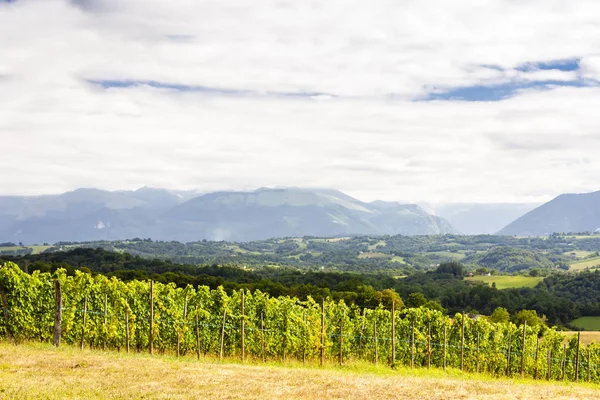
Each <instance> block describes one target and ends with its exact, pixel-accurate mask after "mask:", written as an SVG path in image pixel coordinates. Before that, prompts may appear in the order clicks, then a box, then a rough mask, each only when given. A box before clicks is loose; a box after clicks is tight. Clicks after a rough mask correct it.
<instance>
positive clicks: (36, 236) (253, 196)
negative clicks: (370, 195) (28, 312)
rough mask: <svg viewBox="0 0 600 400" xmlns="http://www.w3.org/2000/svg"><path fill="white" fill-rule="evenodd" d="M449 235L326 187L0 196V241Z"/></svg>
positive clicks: (438, 226)
mask: <svg viewBox="0 0 600 400" xmlns="http://www.w3.org/2000/svg"><path fill="white" fill-rule="evenodd" d="M452 232H454V230H453V228H452V227H451V225H450V224H449V223H448V222H447V221H445V220H443V219H442V218H439V217H436V216H432V215H429V214H427V213H426V212H425V211H424V210H423V209H421V208H420V207H419V206H417V205H414V204H399V203H385V202H374V203H365V202H362V201H360V200H357V199H354V198H352V197H350V196H348V195H346V194H344V193H342V192H339V191H336V190H331V189H299V188H287V189H267V188H261V189H258V190H255V191H253V192H217V193H210V194H205V195H201V196H197V193H195V192H174V191H168V190H164V189H152V188H142V189H139V190H137V191H116V192H109V191H103V190H98V189H78V190H75V191H73V192H67V193H63V194H60V195H50V196H38V197H0V241H13V242H19V241H21V242H25V243H43V242H49V243H51V242H57V241H75V240H76V241H88V240H118V239H125V238H131V237H152V238H153V239H161V240H179V241H193V240H201V239H211V240H236V241H248V240H257V239H266V238H271V237H286V236H308V235H312V236H338V235H349V234H405V235H417V234H444V233H452Z"/></svg>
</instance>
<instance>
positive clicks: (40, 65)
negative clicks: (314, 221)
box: [0, 0, 600, 203]
mask: <svg viewBox="0 0 600 400" xmlns="http://www.w3.org/2000/svg"><path fill="white" fill-rule="evenodd" d="M598 110H600V2H598V1H597V0H578V1H576V2H572V1H566V0H564V1H558V0H519V1H516V0H488V1H480V0H472V1H464V0H454V1H443V0H438V1H432V0H418V1H417V0H414V1H413V0H405V1H396V0H372V1H369V2H365V1H355V0H328V1H319V0H317V1H312V0H302V1H298V0H290V1H287V0H255V1H251V2H250V1H247V0H228V1H218V0H177V1H176V2H166V1H164V0H128V1H121V0H70V1H69V0H11V1H7V0H0V146H1V147H0V150H1V151H0V171H2V173H0V194H2V195H39V194H49V193H60V192H64V191H67V190H73V189H76V188H80V187H96V188H101V189H107V190H127V189H135V188H138V187H141V186H152V187H162V188H167V189H182V190H187V189H196V190H199V191H201V192H209V191H216V190H253V189H256V188H258V187H275V186H279V187H281V186H299V187H328V188H335V189H339V190H341V191H344V192H346V193H348V194H350V195H353V196H356V197H358V198H359V199H361V200H365V201H371V200H375V199H381V200H402V201H411V202H429V203H444V202H541V201H546V200H549V199H551V198H552V197H554V196H556V195H558V194H560V193H573V192H591V191H595V190H600V151H599V149H600V118H598V115H599V114H598V113H599V111H598Z"/></svg>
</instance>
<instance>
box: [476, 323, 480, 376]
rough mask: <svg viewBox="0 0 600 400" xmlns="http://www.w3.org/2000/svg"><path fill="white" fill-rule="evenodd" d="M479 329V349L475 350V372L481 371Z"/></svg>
mask: <svg viewBox="0 0 600 400" xmlns="http://www.w3.org/2000/svg"><path fill="white" fill-rule="evenodd" d="M479 336H480V335H479V331H477V349H476V352H475V372H476V373H479Z"/></svg>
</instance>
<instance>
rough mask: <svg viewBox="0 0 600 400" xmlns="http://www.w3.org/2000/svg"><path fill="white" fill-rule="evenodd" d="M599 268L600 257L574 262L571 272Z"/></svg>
mask: <svg viewBox="0 0 600 400" xmlns="http://www.w3.org/2000/svg"><path fill="white" fill-rule="evenodd" d="M597 266H600V257H594V258H586V259H583V260H577V261H574V262H572V263H571V266H570V268H569V271H583V270H585V269H587V268H594V267H597Z"/></svg>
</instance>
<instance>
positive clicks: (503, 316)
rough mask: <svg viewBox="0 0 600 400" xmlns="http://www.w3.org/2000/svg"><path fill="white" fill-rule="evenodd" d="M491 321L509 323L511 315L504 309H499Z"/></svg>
mask: <svg viewBox="0 0 600 400" xmlns="http://www.w3.org/2000/svg"><path fill="white" fill-rule="evenodd" d="M490 319H491V320H492V322H508V321H510V313H509V312H508V311H507V310H506V308H504V307H497V308H496V309H495V310H494V312H493V313H492V315H491V316H490Z"/></svg>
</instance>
